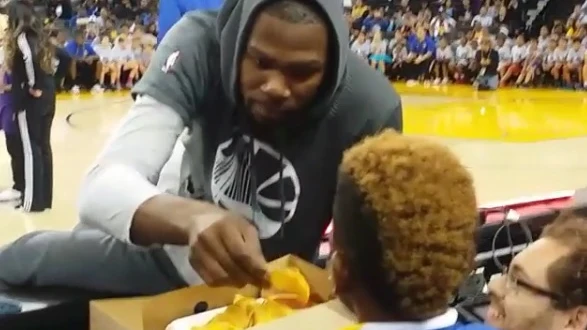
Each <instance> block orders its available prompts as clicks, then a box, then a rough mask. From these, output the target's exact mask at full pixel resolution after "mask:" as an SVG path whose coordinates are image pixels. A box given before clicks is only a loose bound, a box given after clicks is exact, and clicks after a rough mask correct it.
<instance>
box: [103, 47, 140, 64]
mask: <svg viewBox="0 0 587 330" xmlns="http://www.w3.org/2000/svg"><path fill="white" fill-rule="evenodd" d="M108 57H109V60H111V61H115V62H126V61H130V60H132V59H134V53H133V51H132V50H131V49H130V48H124V49H123V48H121V47H120V46H114V47H113V48H112V50H111V51H110V55H109V56H108Z"/></svg>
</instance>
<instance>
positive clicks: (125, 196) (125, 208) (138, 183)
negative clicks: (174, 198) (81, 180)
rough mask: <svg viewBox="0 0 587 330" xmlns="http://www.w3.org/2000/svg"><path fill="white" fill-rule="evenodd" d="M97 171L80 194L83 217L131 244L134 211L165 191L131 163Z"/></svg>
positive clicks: (90, 223) (81, 214)
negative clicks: (147, 178) (148, 179)
mask: <svg viewBox="0 0 587 330" xmlns="http://www.w3.org/2000/svg"><path fill="white" fill-rule="evenodd" d="M98 171H99V172H98V173H94V174H93V175H95V178H94V180H92V182H91V184H89V185H86V187H85V189H84V190H83V194H82V196H80V205H79V210H81V213H80V220H81V221H82V222H84V223H86V224H88V225H90V226H92V227H93V228H100V229H102V230H104V231H105V232H107V233H109V234H111V235H113V236H114V237H116V238H118V239H120V240H122V241H124V242H127V243H131V241H130V227H131V225H132V219H133V217H134V214H135V212H136V211H137V209H138V208H139V206H140V205H142V204H143V203H144V202H145V201H147V200H148V199H151V198H153V197H154V196H157V195H160V194H162V192H161V191H160V190H159V189H158V188H157V187H156V186H154V185H153V184H151V183H150V182H149V181H147V180H145V178H144V176H142V175H141V174H140V173H139V172H137V171H136V170H133V169H132V168H131V167H129V166H125V165H118V164H114V165H109V166H104V167H102V168H101V169H99V170H98ZM84 196H92V199H91V200H90V199H89V198H84ZM97 219H99V220H100V221H97Z"/></svg>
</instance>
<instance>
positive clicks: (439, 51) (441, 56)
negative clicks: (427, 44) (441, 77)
mask: <svg viewBox="0 0 587 330" xmlns="http://www.w3.org/2000/svg"><path fill="white" fill-rule="evenodd" d="M452 58H453V52H452V49H451V48H450V46H446V47H444V48H436V59H437V60H442V61H444V60H452Z"/></svg>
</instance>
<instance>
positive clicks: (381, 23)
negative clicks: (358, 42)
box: [363, 8, 390, 33]
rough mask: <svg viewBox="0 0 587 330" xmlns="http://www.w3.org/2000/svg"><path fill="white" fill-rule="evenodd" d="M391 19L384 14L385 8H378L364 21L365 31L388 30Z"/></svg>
mask: <svg viewBox="0 0 587 330" xmlns="http://www.w3.org/2000/svg"><path fill="white" fill-rule="evenodd" d="M389 24H390V23H389V19H388V18H387V17H385V16H384V15H383V8H378V9H376V10H374V11H373V13H372V14H371V15H370V16H368V17H367V18H366V19H365V20H364V21H363V28H364V29H365V32H367V33H369V32H375V31H387V29H388V28H389Z"/></svg>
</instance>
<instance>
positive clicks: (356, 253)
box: [331, 130, 490, 330]
mask: <svg viewBox="0 0 587 330" xmlns="http://www.w3.org/2000/svg"><path fill="white" fill-rule="evenodd" d="M333 218H334V227H333V228H334V229H333V235H332V245H333V254H332V258H331V272H332V278H333V281H334V283H335V293H336V294H337V295H338V297H339V298H340V300H341V301H342V302H343V303H344V304H345V305H346V306H347V307H348V308H349V309H350V310H351V311H352V312H353V313H354V314H355V315H356V317H357V319H358V321H359V322H360V323H361V324H359V325H355V326H351V327H349V328H347V329H348V330H350V329H353V330H360V329H364V330H366V329H426V330H439V329H453V330H463V329H471V330H473V329H479V330H482V329H490V328H489V327H488V326H485V325H482V324H470V325H463V324H459V322H458V320H457V319H458V313H457V311H456V310H454V309H452V308H449V301H450V300H451V298H452V296H453V294H454V292H456V290H457V288H458V287H459V286H460V285H461V283H462V281H463V280H464V279H465V278H466V277H467V276H468V274H469V272H470V271H471V269H472V266H473V265H472V263H473V259H474V253H475V252H474V251H475V239H474V231H475V228H476V227H477V221H478V220H477V205H476V198H475V189H474V187H473V180H472V178H471V175H470V174H469V172H468V171H467V169H465V167H464V166H463V165H462V164H461V163H460V162H459V160H458V159H457V157H455V156H454V155H453V154H452V153H451V152H450V151H449V150H448V149H447V148H446V147H444V146H442V145H440V144H436V143H432V142H429V141H426V140H422V139H419V138H415V137H408V136H400V135H399V134H396V133H395V132H393V131H391V130H387V131H384V132H382V133H380V134H379V135H376V136H374V137H370V138H367V139H365V140H363V141H362V142H360V143H359V144H357V145H355V146H354V147H352V148H351V149H350V150H348V151H347V152H345V154H344V158H343V161H342V164H341V166H340V171H339V175H338V185H337V189H336V196H335V202H334V212H333Z"/></svg>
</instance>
